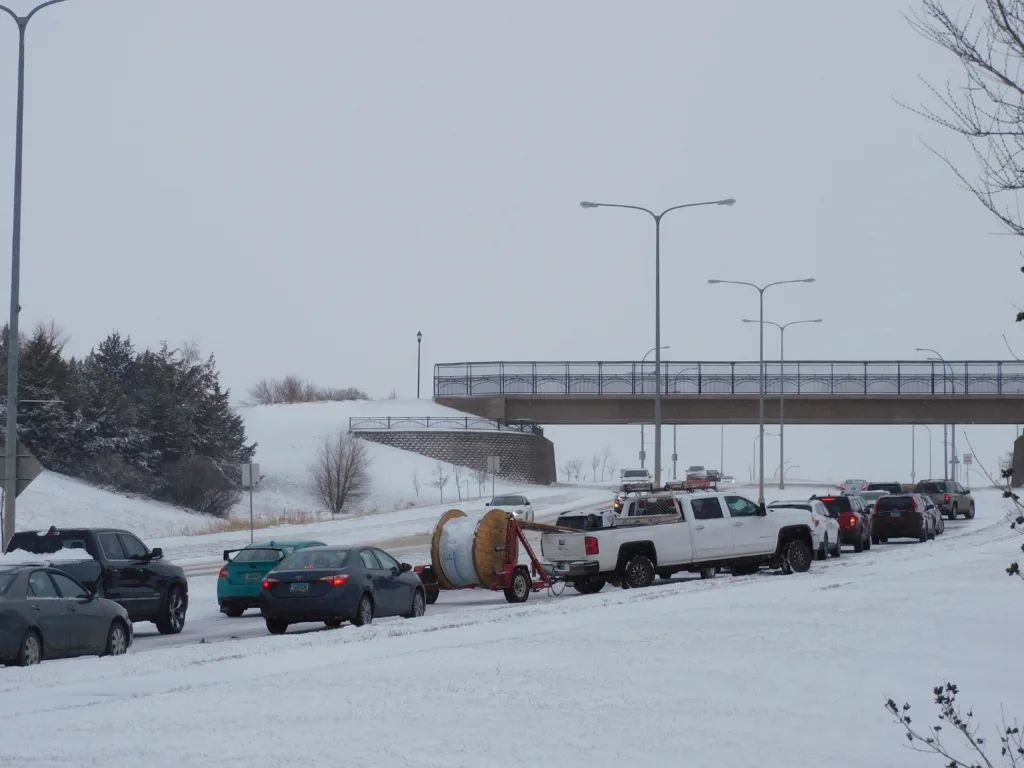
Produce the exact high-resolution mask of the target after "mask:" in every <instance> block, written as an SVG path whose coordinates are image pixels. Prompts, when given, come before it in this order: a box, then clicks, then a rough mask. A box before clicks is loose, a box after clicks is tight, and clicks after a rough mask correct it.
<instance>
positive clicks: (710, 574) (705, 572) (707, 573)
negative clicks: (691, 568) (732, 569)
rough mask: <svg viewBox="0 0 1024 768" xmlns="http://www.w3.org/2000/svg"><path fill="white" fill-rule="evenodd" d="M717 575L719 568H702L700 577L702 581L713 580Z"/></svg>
mask: <svg viewBox="0 0 1024 768" xmlns="http://www.w3.org/2000/svg"><path fill="white" fill-rule="evenodd" d="M716 573H718V569H717V568H701V569H700V577H701V578H702V579H713V578H715V574H716Z"/></svg>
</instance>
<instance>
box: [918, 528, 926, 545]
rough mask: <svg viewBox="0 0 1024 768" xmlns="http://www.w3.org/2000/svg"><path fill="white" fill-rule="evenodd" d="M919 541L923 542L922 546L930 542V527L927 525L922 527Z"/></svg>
mask: <svg viewBox="0 0 1024 768" xmlns="http://www.w3.org/2000/svg"><path fill="white" fill-rule="evenodd" d="M917 540H918V541H919V542H921V543H922V544H923V543H924V542H926V541H928V526H927V525H922V526H921V533H920V534H918V537H917Z"/></svg>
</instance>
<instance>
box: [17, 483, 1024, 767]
mask: <svg viewBox="0 0 1024 768" xmlns="http://www.w3.org/2000/svg"><path fill="white" fill-rule="evenodd" d="M978 502H979V503H978V516H977V518H976V519H975V520H973V521H965V520H959V521H957V522H955V523H947V527H946V533H945V534H944V535H942V536H940V537H939V538H938V539H937V540H935V541H931V542H928V543H925V544H919V543H916V542H908V543H906V544H904V543H891V544H889V545H880V546H876V547H873V548H872V550H871V551H870V552H866V553H862V554H858V555H855V554H852V553H851V552H849V550H847V552H846V553H844V556H843V557H842V558H841V559H839V560H830V561H828V562H824V563H819V562H815V563H814V564H813V566H812V570H811V572H810V573H807V574H802V575H794V576H788V577H785V576H779V575H774V574H771V573H761V574H759V575H756V576H751V577H745V578H731V577H720V578H718V579H714V580H711V581H701V580H699V579H696V580H694V579H678V580H674V581H672V582H669V583H659V584H657V585H655V586H653V587H651V588H649V589H645V590H628V591H623V590H613V589H610V588H606V590H605V591H604V592H602V593H600V594H598V595H588V596H579V595H576V594H575V593H574V592H573V591H572V590H571V589H570V590H567V591H566V592H565V593H564V594H562V595H561V596H558V597H555V596H548V595H545V594H536V595H533V596H532V597H531V598H530V600H529V602H527V603H526V604H524V605H516V606H510V605H507V604H506V603H505V602H504V600H503V598H502V597H501V595H500V594H499V595H492V594H489V593H479V592H471V593H459V594H443V595H442V596H441V599H440V600H439V601H438V603H437V604H436V605H434V606H430V607H429V608H428V613H427V616H426V617H425V618H423V619H418V620H415V621H406V620H401V619H395V620H382V621H378V622H375V623H374V624H373V625H372V626H370V627H365V628H359V629H357V628H353V627H344V628H342V629H339V630H334V631H315V632H307V633H301V634H300V633H292V632H289V633H288V634H287V635H284V636H281V637H271V636H261V637H257V638H252V639H241V640H228V641H225V642H219V643H212V644H210V643H207V644H192V645H189V646H185V647H176V648H165V649H159V650H151V651H150V652H145V651H146V644H147V642H148V641H149V639H150V638H149V636H148V635H142V636H140V637H139V638H138V640H137V642H136V645H135V647H134V648H133V651H132V652H131V653H130V654H129V655H128V656H126V657H120V658H108V659H95V658H86V659H78V660H70V661H61V662H49V663H44V664H43V665H41V666H39V667H36V668H29V669H9V670H6V671H4V672H3V673H2V674H0V711H2V712H3V713H4V717H2V718H0V743H2V744H4V748H3V750H2V753H0V764H2V765H4V766H10V768H21V767H22V766H26V767H27V766H38V765H47V766H86V765H104V766H105V765H121V764H125V762H126V759H127V758H126V757H125V756H126V755H131V756H134V757H133V758H131V759H134V760H138V759H139V756H140V755H144V761H145V763H146V766H147V768H160V767H161V766H174V768H178V766H180V765H197V766H198V765H217V766H220V767H222V768H230V767H232V766H239V767H240V768H241V767H242V766H244V767H245V768H249V766H252V765H261V766H284V765H303V766H334V765H336V764H337V763H338V761H339V755H343V759H342V762H344V764H345V765H347V766H352V767H361V766H380V765H417V766H436V767H437V768H460V767H462V766H466V767H469V766H473V767H474V768H475V767H476V766H496V765H517V764H527V763H531V762H538V761H540V762H544V763H550V764H554V765H560V766H624V765H643V766H647V767H649V768H657V767H660V766H673V767H674V766H678V765H680V764H681V763H685V764H688V765H702V766H703V765H723V766H731V765H758V766H764V767H765V768H783V767H785V768H792V767H794V766H820V765H822V764H824V763H828V764H837V765H843V766H852V767H855V766H865V767H867V766H871V767H872V768H875V766H878V765H900V766H929V765H936V764H937V762H936V760H935V759H934V758H930V757H927V756H923V755H917V754H915V753H912V752H910V751H908V750H907V749H906V748H905V746H904V745H905V743H906V742H905V739H904V738H903V736H902V734H901V732H900V731H899V729H898V727H896V726H894V725H892V724H891V723H890V718H889V716H888V715H887V714H886V712H885V711H884V709H883V704H884V702H885V699H886V697H890V696H891V697H893V698H895V699H896V700H897V701H900V702H902V701H903V700H909V701H911V703H913V704H914V705H915V709H914V714H915V715H916V718H915V723H918V724H921V725H925V724H927V723H931V722H933V721H934V718H933V717H932V716H931V715H932V707H931V705H930V698H931V697H930V691H931V688H932V686H934V685H936V684H938V683H940V682H942V681H943V680H946V679H949V680H952V681H954V682H956V683H958V684H959V685H960V687H961V691H962V693H961V696H962V698H963V701H964V703H965V704H967V705H968V706H970V707H972V708H973V710H974V713H975V714H976V715H977V716H978V717H980V718H981V721H982V723H983V727H984V734H985V735H987V736H989V737H990V739H991V740H992V741H993V742H995V741H996V729H997V725H998V722H999V718H1000V706H1004V707H1005V709H1006V713H1007V715H1008V717H1012V716H1013V715H1014V714H1019V713H1021V712H1022V711H1024V693H1021V692H1020V691H1019V690H1018V688H1017V687H1015V686H1014V685H1013V683H1012V679H1013V676H1012V670H1013V668H1014V667H1013V664H1012V661H1011V659H1012V658H1013V655H1014V654H1015V653H1016V648H1017V645H1018V640H1017V638H1019V637H1020V633H1021V631H1022V629H1024V615H1022V614H1021V612H1020V611H1018V610H1015V609H1014V607H1013V606H1015V605H1017V604H1018V603H1017V602H1016V601H1019V600H1020V599H1021V594H1022V593H1021V589H1022V587H1021V586H1020V584H1019V582H1018V581H1017V580H1016V579H1012V580H1011V579H1008V578H1007V577H1006V575H1005V573H1004V572H1003V568H1004V567H1005V565H1006V563H1007V562H1008V561H1009V560H1011V559H1013V558H1014V557H1015V556H1019V549H1018V548H1019V546H1020V543H1021V541H1022V539H1021V538H1020V537H1018V536H1015V535H1014V534H1012V533H1010V532H1009V531H1008V529H1007V526H1006V525H1005V524H1004V523H1003V518H1004V514H1005V502H1003V501H1002V500H1001V499H1000V498H999V496H998V493H997V492H979V493H978ZM238 621H240V622H244V621H245V619H241V620H238ZM145 626H146V625H139V628H140V629H141V628H143V627H145ZM367 685H369V686H370V689H367V688H366V686H367ZM367 690H370V691H372V692H371V693H365V691H367ZM311 702H312V704H311ZM318 717H319V718H320V719H321V720H322V719H323V718H324V717H326V721H324V722H325V723H327V724H326V725H325V724H324V722H321V723H319V724H318V725H316V726H312V725H310V718H318ZM324 728H330V732H331V734H332V735H331V736H329V737H325V738H310V737H309V734H310V733H311V732H322V731H323V729H324ZM112 729H114V730H112ZM115 731H116V737H115V736H114V733H115ZM293 732H294V734H295V735H292V734H293ZM300 734H301V735H300ZM947 738H948V740H949V741H950V743H954V744H955V743H956V740H955V738H954V737H953V735H952V734H949V735H948V736H947ZM128 762H130V760H128Z"/></svg>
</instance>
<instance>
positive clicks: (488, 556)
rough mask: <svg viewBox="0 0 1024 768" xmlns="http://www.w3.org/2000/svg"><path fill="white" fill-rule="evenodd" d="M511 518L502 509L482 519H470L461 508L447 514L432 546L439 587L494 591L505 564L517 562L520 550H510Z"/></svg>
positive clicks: (435, 529)
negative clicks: (478, 588)
mask: <svg viewBox="0 0 1024 768" xmlns="http://www.w3.org/2000/svg"><path fill="white" fill-rule="evenodd" d="M509 518H510V514H509V513H508V512H506V511H504V510H502V509H491V510H488V511H487V512H486V513H485V514H484V515H483V516H482V517H468V516H467V515H466V513H465V512H463V511H462V510H458V509H450V510H448V511H447V512H445V513H444V514H443V515H442V516H441V519H440V520H438V521H437V526H436V527H435V528H434V535H433V537H432V539H431V543H430V561H431V564H432V565H433V569H434V575H435V576H436V578H437V582H438V584H439V585H440V586H442V587H444V588H446V589H453V588H454V589H460V588H463V587H471V586H478V587H485V588H487V589H491V588H493V587H494V585H495V584H496V583H497V576H498V574H500V573H502V572H503V570H504V567H505V564H506V563H508V562H513V563H514V562H516V560H517V559H518V547H514V546H513V549H514V551H512V552H511V553H510V552H509V551H508V548H509ZM513 543H514V540H513Z"/></svg>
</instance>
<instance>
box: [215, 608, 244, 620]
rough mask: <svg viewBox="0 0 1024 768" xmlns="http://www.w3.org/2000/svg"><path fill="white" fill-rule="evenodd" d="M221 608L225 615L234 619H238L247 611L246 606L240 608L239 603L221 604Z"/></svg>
mask: <svg viewBox="0 0 1024 768" xmlns="http://www.w3.org/2000/svg"><path fill="white" fill-rule="evenodd" d="M220 610H221V612H223V614H224V615H225V616H229V617H230V618H232V619H237V618H238V617H239V616H241V615H242V614H243V613H245V608H239V607H238V606H237V605H225V606H221V609H220Z"/></svg>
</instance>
